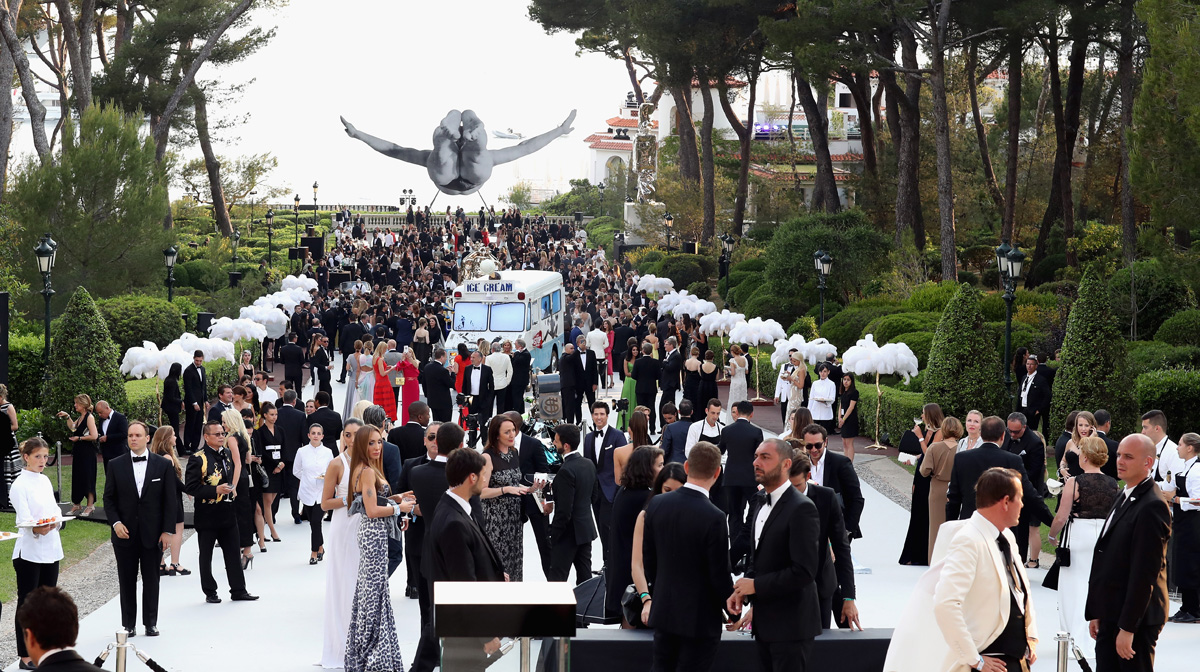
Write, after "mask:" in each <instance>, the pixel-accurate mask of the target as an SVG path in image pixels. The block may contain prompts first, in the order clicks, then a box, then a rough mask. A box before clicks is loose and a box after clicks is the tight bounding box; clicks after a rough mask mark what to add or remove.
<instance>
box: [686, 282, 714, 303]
mask: <svg viewBox="0 0 1200 672" xmlns="http://www.w3.org/2000/svg"><path fill="white" fill-rule="evenodd" d="M687 291H688V293H689V294H694V295H696V296H698V297H700V298H701V299H705V300H707V299H708V297H709V296H711V295H712V287H710V286H709V284H708V283H707V282H705V281H704V280H701V281H699V282H693V283H692V284H690V285H688V286H687Z"/></svg>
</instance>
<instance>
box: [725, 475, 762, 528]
mask: <svg viewBox="0 0 1200 672" xmlns="http://www.w3.org/2000/svg"><path fill="white" fill-rule="evenodd" d="M724 490H725V513H726V514H728V516H729V538H730V539H736V538H737V536H738V533H739V532H741V531H742V527H743V526H745V525H748V524H749V523H747V521H746V505H747V504H749V503H750V498H752V497H754V495H755V493H757V492H758V488H757V487H756V486H752V485H726V486H725V488H724Z"/></svg>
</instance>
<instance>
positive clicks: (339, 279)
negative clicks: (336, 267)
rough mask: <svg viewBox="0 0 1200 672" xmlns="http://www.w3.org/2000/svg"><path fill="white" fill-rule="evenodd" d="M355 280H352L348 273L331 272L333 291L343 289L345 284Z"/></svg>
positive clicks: (330, 278) (330, 283)
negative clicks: (342, 286)
mask: <svg viewBox="0 0 1200 672" xmlns="http://www.w3.org/2000/svg"><path fill="white" fill-rule="evenodd" d="M353 279H354V278H352V277H351V276H350V274H349V273H347V272H346V271H330V273H329V286H330V287H331V288H333V289H337V288H338V287H341V285H342V283H343V282H350V281H351V280H353Z"/></svg>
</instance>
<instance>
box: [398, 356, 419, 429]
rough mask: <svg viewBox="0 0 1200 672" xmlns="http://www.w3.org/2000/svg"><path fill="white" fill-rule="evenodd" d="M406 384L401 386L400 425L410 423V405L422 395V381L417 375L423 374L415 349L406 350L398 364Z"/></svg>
mask: <svg viewBox="0 0 1200 672" xmlns="http://www.w3.org/2000/svg"><path fill="white" fill-rule="evenodd" d="M396 368H397V369H398V370H399V371H400V377H401V379H402V380H404V384H403V385H401V386H400V426H401V427H403V426H404V425H407V424H408V405H409V404H411V403H413V402H414V401H416V400H417V398H418V397H420V396H421V389H420V388H421V383H420V382H419V381H418V380H417V377H418V376H419V375H420V374H421V372H420V370H419V369H417V356H416V354H414V352H413V350H411V349H410V350H405V351H404V355H402V356H401V358H400V362H399V363H398V364H396Z"/></svg>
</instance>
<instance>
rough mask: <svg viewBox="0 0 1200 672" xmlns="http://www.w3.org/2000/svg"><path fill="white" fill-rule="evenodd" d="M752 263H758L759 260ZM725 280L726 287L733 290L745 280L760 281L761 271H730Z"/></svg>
mask: <svg viewBox="0 0 1200 672" xmlns="http://www.w3.org/2000/svg"><path fill="white" fill-rule="evenodd" d="M754 261H759V260H758V259H755V260H754ZM727 280H728V282H727V283H726V285H727V286H728V287H729V288H730V289H733V288H734V287H737V286H739V285H741V284H742V283H743V282H745V281H747V280H762V271H743V270H741V269H739V270H736V271H732V272H731V273H730V274H729V277H728V278H727Z"/></svg>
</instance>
